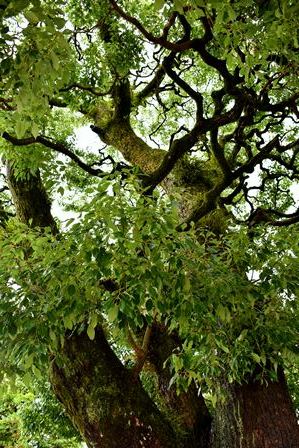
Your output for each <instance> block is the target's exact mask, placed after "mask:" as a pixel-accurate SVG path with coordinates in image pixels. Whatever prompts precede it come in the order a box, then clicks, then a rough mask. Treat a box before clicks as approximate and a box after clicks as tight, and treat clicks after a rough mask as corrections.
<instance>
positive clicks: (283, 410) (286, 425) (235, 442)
mask: <svg viewBox="0 0 299 448" xmlns="http://www.w3.org/2000/svg"><path fill="white" fill-rule="evenodd" d="M225 389H226V391H227V393H228V398H227V400H226V401H225V403H224V404H223V405H219V406H218V407H217V410H216V415H215V418H214V420H213V428H212V437H211V448H297V447H299V426H298V422H297V419H296V416H295V412H294V409H293V407H292V402H291V398H290V395H289V392H288V388H287V385H286V382H285V378H284V375H283V373H282V371H281V372H280V373H279V375H278V379H277V381H269V382H268V384H261V383H260V382H258V381H254V380H251V381H249V382H248V383H247V384H246V383H245V384H242V385H230V386H227V387H225Z"/></svg>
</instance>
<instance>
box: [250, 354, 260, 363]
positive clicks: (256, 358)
mask: <svg viewBox="0 0 299 448" xmlns="http://www.w3.org/2000/svg"><path fill="white" fill-rule="evenodd" d="M251 357H252V359H253V360H254V361H255V362H257V363H260V362H261V358H260V356H259V355H258V354H257V353H251Z"/></svg>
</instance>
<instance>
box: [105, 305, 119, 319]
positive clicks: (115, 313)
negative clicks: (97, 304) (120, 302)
mask: <svg viewBox="0 0 299 448" xmlns="http://www.w3.org/2000/svg"><path fill="white" fill-rule="evenodd" d="M107 315H108V319H109V320H110V321H111V322H113V321H114V320H115V319H116V318H117V316H118V307H117V306H115V305H114V306H113V307H112V308H110V309H109V310H108V312H107Z"/></svg>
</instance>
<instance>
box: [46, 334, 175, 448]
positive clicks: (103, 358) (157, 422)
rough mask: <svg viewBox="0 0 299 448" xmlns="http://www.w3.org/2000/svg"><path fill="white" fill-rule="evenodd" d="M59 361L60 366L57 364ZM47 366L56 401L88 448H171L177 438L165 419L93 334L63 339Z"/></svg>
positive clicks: (103, 342)
mask: <svg viewBox="0 0 299 448" xmlns="http://www.w3.org/2000/svg"><path fill="white" fill-rule="evenodd" d="M58 359H59V362H58ZM58 359H57V360H55V359H54V360H53V361H52V364H51V372H50V379H51V383H52V386H53V389H54V392H55V394H56V396H57V397H58V398H59V400H60V401H61V402H62V404H63V405H64V408H65V409H66V412H67V413H68V415H69V417H70V418H71V420H72V421H73V423H74V424H75V426H76V427H77V428H78V430H79V432H80V433H81V435H82V437H83V438H84V440H85V441H86V443H87V445H88V447H90V448H114V447H115V448H129V447H130V448H135V447H136V448H137V447H138V448H139V447H144V448H168V447H169V448H173V447H176V446H177V441H176V436H175V434H174V432H173V430H172V428H171V426H170V424H169V422H168V421H167V420H166V419H165V418H164V416H163V415H162V414H161V413H160V412H159V410H158V409H157V407H156V406H155V405H154V403H153V402H152V400H151V399H150V398H149V397H148V395H147V394H146V393H145V391H144V390H143V388H142V386H141V383H140V381H139V380H138V379H136V378H135V377H134V375H132V373H131V371H129V370H127V369H126V368H125V367H124V366H123V364H122V363H121V362H120V361H119V359H118V358H117V357H116V355H115V354H114V352H113V351H112V350H111V348H110V346H109V344H108V342H107V341H106V338H105V336H104V333H103V331H102V330H101V329H97V331H96V336H95V339H94V340H93V341H91V340H90V339H89V338H88V336H87V335H86V334H85V333H81V334H80V335H78V334H73V335H70V336H69V337H67V338H66V339H65V344H64V347H63V349H62V351H61V352H60V353H59V358H58Z"/></svg>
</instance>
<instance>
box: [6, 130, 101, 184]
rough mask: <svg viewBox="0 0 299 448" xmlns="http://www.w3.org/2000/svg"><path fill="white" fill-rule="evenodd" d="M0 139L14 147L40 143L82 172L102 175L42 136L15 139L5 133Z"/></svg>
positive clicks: (59, 144) (60, 145) (64, 147)
mask: <svg viewBox="0 0 299 448" xmlns="http://www.w3.org/2000/svg"><path fill="white" fill-rule="evenodd" d="M2 137H3V138H4V139H5V140H7V141H8V142H10V143H12V144H13V145H15V146H28V145H33V144H35V143H40V144H42V145H43V146H45V147H47V148H50V149H53V150H54V151H56V152H59V153H60V154H64V155H65V156H67V157H69V158H70V159H71V160H73V162H75V163H76V164H77V165H78V166H79V167H80V168H82V169H83V170H84V171H86V172H87V173H89V174H91V175H93V176H99V175H100V174H104V173H103V171H102V170H100V169H95V168H92V166H90V165H87V164H86V163H85V162H83V161H82V160H81V159H80V158H79V157H78V156H77V155H76V154H75V153H73V152H72V151H71V150H69V149H68V148H67V147H66V146H65V145H63V144H62V143H59V142H53V141H51V140H49V139H47V138H45V137H42V136H38V137H36V138H34V137H28V138H16V137H13V136H12V135H10V134H8V133H7V132H4V133H3V134H2Z"/></svg>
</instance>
